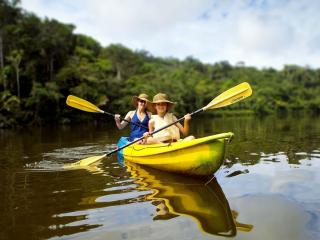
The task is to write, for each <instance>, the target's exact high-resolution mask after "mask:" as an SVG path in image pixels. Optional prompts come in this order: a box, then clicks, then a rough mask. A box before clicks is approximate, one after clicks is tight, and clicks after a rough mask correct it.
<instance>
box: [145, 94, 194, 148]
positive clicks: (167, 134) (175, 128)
mask: <svg viewBox="0 0 320 240" xmlns="http://www.w3.org/2000/svg"><path fill="white" fill-rule="evenodd" d="M174 105H175V103H174V102H172V101H170V100H169V97H168V96H167V94H165V93H158V94H156V95H155V96H154V97H153V101H152V105H151V106H152V108H151V110H152V112H153V113H156V114H155V115H152V116H151V119H150V121H149V132H146V133H144V135H143V136H144V137H145V138H146V141H145V142H142V143H147V144H152V143H161V142H175V141H178V140H179V139H180V132H181V133H182V134H183V135H184V136H186V135H188V133H189V121H190V120H191V115H190V114H186V115H185V116H184V124H183V126H182V124H181V123H179V122H178V123H176V124H175V125H172V126H170V127H168V128H166V129H163V130H162V131H160V132H158V133H155V134H153V135H152V136H151V135H150V133H152V132H153V131H155V130H157V129H159V128H162V127H164V126H167V125H168V124H170V123H173V122H175V121H177V117H176V116H174V115H173V114H172V113H170V112H169V110H170V109H171V108H172V106H174ZM185 139H187V140H191V139H194V137H193V136H189V137H187V138H185Z"/></svg>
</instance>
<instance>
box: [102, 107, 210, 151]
mask: <svg viewBox="0 0 320 240" xmlns="http://www.w3.org/2000/svg"><path fill="white" fill-rule="evenodd" d="M203 111H204V110H203V108H201V109H198V110H197V111H194V112H192V113H190V116H192V115H195V114H197V113H201V112H203ZM183 119H184V116H183V117H181V118H179V119H178V120H177V121H175V122H173V123H170V124H168V125H166V126H164V127H162V128H159V129H157V130H155V131H153V132H152V133H150V135H151V136H152V135H153V134H155V133H157V132H160V131H162V130H163V129H166V128H168V127H171V126H172V125H175V124H177V123H178V122H180V121H182V120H183ZM142 139H144V137H141V138H138V139H136V140H134V141H132V142H130V143H128V144H126V145H124V146H122V147H120V148H117V149H115V150H113V151H111V152H108V153H106V154H107V156H110V155H111V154H113V153H115V152H118V151H120V150H122V149H124V148H126V147H129V146H130V145H132V144H135V143H136V142H139V141H141V140H142Z"/></svg>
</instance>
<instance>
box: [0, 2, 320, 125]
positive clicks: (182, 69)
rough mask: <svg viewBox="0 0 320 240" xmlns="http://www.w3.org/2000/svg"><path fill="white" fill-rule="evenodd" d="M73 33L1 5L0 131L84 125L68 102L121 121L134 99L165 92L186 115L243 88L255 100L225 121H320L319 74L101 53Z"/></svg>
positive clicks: (122, 49) (123, 50)
mask: <svg viewBox="0 0 320 240" xmlns="http://www.w3.org/2000/svg"><path fill="white" fill-rule="evenodd" d="M74 30H75V26H74V25H72V24H65V23H61V22H59V21H57V20H55V19H48V18H45V19H41V18H39V17H38V16H36V15H35V14H33V13H30V12H27V11H25V10H24V9H22V8H21V7H20V1H19V0H15V1H14V0H11V1H10V0H0V127H12V126H17V125H24V124H44V123H69V122H75V121H85V120H88V119H90V118H91V117H92V115H90V114H86V113H81V112H80V111H77V110H74V109H71V108H70V107H68V106H67V105H66V103H65V100H66V97H67V96H68V95H69V94H73V95H76V96H78V97H80V98H84V99H86V100H89V101H91V102H92V103H94V104H96V105H97V106H99V107H100V108H102V109H104V110H107V111H108V112H113V113H116V112H117V113H121V114H125V113H126V112H127V111H128V110H131V109H132V105H131V97H132V96H133V95H138V94H139V93H141V92H145V93H147V94H149V95H150V96H153V95H154V94H156V93H158V92H165V93H167V94H169V95H170V98H172V99H173V100H175V101H177V102H178V103H179V104H177V106H176V107H175V108H174V111H175V112H176V113H177V114H184V113H187V112H191V111H194V110H196V109H198V108H201V107H203V106H205V105H206V104H207V103H208V102H210V101H211V100H212V99H213V98H214V97H215V96H217V95H219V94H220V93H221V92H223V91H225V90H227V89H228V88H230V87H233V86H234V85H236V84H238V83H241V82H244V81H246V82H249V83H250V85H251V86H252V88H253V91H254V94H253V96H252V97H250V98H249V99H247V100H245V101H242V102H240V103H238V104H235V105H232V106H230V107H228V108H227V111H228V112H229V113H230V112H234V113H235V112H237V113H250V114H259V115H266V114H276V113H291V112H295V111H303V112H308V113H314V114H319V113H320V69H311V68H309V67H308V66H304V67H302V66H296V65H286V66H284V67H283V69H281V70H276V69H273V68H265V69H257V68H255V67H249V66H245V64H244V63H243V62H239V64H237V65H235V66H232V65H231V64H229V62H228V61H220V62H217V63H213V64H205V63H202V62H201V61H199V60H198V59H196V58H194V57H192V56H190V57H187V58H186V59H184V60H178V59H175V58H160V57H155V56H153V55H152V54H150V53H149V52H147V51H145V50H131V49H129V48H127V47H126V46H123V45H121V44H111V45H109V46H106V47H103V46H101V44H100V43H99V42H98V41H96V40H95V39H93V38H92V37H90V36H86V35H83V34H76V33H74ZM221 111H225V110H223V109H221ZM89 115H90V116H89Z"/></svg>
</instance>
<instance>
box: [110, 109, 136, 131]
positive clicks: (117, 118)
mask: <svg viewBox="0 0 320 240" xmlns="http://www.w3.org/2000/svg"><path fill="white" fill-rule="evenodd" d="M124 119H126V120H127V121H131V119H132V111H130V112H128V113H127V115H126V116H125V118H124ZM114 120H115V122H116V125H117V127H118V129H120V130H121V129H123V128H125V127H126V126H127V125H128V122H126V121H121V120H120V115H119V114H116V115H115V116H114ZM120 121H121V122H120Z"/></svg>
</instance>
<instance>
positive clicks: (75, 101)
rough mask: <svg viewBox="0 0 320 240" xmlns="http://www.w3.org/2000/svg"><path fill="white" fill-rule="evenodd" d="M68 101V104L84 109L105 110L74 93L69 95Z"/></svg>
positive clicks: (91, 110)
mask: <svg viewBox="0 0 320 240" xmlns="http://www.w3.org/2000/svg"><path fill="white" fill-rule="evenodd" d="M66 103H67V105H68V106H70V107H73V108H77V109H80V110H82V111H86V112H97V113H103V110H101V109H100V108H98V107H97V106H95V105H94V104H92V103H90V102H88V101H86V100H84V99H82V98H78V97H76V96H73V95H69V96H68V98H67V101H66Z"/></svg>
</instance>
